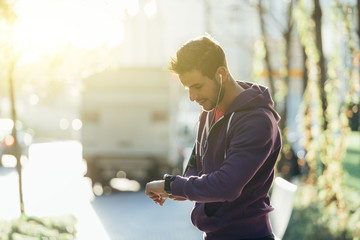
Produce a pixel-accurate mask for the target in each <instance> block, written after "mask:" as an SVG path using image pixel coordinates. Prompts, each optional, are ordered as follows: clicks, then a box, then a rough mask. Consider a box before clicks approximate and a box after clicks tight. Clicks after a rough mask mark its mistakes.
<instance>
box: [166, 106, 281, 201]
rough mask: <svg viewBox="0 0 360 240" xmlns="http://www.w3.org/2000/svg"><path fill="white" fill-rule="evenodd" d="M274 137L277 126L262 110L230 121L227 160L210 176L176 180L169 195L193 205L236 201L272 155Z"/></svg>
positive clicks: (270, 116) (267, 113)
mask: <svg viewBox="0 0 360 240" xmlns="http://www.w3.org/2000/svg"><path fill="white" fill-rule="evenodd" d="M277 136H278V127H277V122H276V120H274V117H273V115H272V113H270V112H269V111H266V110H265V109H258V110H256V111H252V112H251V113H249V114H247V115H246V116H244V117H236V114H235V116H234V119H233V120H232V123H231V127H230V129H229V133H228V138H229V144H228V148H227V158H226V159H225V160H224V162H223V164H222V166H221V168H220V169H219V170H217V171H215V172H212V173H210V174H203V175H201V176H199V177H198V176H191V177H177V178H176V180H175V181H174V182H173V183H172V193H173V195H175V196H182V197H185V198H187V199H189V200H192V201H197V202H223V201H232V200H235V199H236V198H238V197H239V196H240V195H241V193H242V190H243V189H244V187H245V186H246V184H247V183H248V182H249V181H250V180H251V179H252V178H253V177H254V175H255V174H256V173H257V171H258V170H259V168H260V167H261V166H262V165H263V163H264V162H265V161H266V159H267V158H268V157H269V155H270V154H271V153H272V152H273V148H274V144H275V142H276V138H277Z"/></svg>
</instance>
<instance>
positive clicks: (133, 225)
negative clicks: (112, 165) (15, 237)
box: [0, 167, 202, 240]
mask: <svg viewBox="0 0 360 240" xmlns="http://www.w3.org/2000/svg"><path fill="white" fill-rule="evenodd" d="M38 174H39V173H38ZM43 177H44V178H43ZM45 177H46V178H45ZM67 177H68V175H67ZM41 179H42V180H44V179H46V181H42V183H41V182H39V181H36V180H34V175H33V174H31V175H30V174H26V172H24V179H23V180H24V197H25V198H24V200H25V212H26V214H27V215H29V216H57V215H62V214H73V215H74V216H75V217H76V218H77V220H78V223H77V226H76V228H77V237H76V240H99V239H101V240H138V239H144V240H152V239H153V240H162V239H171V240H177V239H181V240H183V239H187V240H201V239H202V233H201V232H200V231H198V230H197V229H196V228H195V227H194V226H193V225H192V224H191V221H190V212H191V209H192V205H193V203H192V202H189V201H183V202H175V201H172V200H168V201H167V202H165V205H164V206H162V207H161V206H159V205H155V204H154V203H153V202H152V201H151V200H150V199H149V198H147V197H146V195H145V193H144V190H141V191H139V192H113V193H112V194H110V195H102V196H96V197H94V195H92V196H91V194H90V192H89V191H91V190H90V189H91V188H90V186H89V182H88V181H86V179H84V178H82V177H74V178H69V179H68V181H67V183H65V181H64V178H61V181H57V182H55V181H51V179H50V178H49V177H48V174H46V176H44V175H42V178H41ZM55 179H57V180H58V178H55ZM53 180H54V179H53ZM0 193H1V198H0V220H6V219H13V218H18V217H19V214H20V211H19V193H18V176H17V172H16V169H14V168H10V169H8V168H1V167H0Z"/></svg>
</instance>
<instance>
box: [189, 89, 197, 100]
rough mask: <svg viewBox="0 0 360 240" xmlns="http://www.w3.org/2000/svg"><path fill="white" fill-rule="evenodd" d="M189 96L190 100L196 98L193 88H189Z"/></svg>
mask: <svg viewBox="0 0 360 240" xmlns="http://www.w3.org/2000/svg"><path fill="white" fill-rule="evenodd" d="M189 98H190V101H192V102H193V101H195V100H196V94H195V92H194V91H193V90H190V89H189Z"/></svg>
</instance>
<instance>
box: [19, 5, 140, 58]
mask: <svg viewBox="0 0 360 240" xmlns="http://www.w3.org/2000/svg"><path fill="white" fill-rule="evenodd" d="M137 7H138V1H124V0H123V1H121V0H113V1H101V0H92V1H90V0H87V1H84V0H61V1H60V0H32V1H29V0H19V1H18V2H17V4H16V6H15V12H16V14H17V16H18V18H17V21H16V23H15V28H14V35H13V37H14V39H13V40H14V49H15V51H24V50H26V51H29V49H31V50H33V51H36V52H41V51H43V52H50V53H51V52H57V51H59V47H61V46H62V45H63V46H67V45H69V44H71V45H72V46H74V47H78V48H83V49H86V50H93V49H96V48H98V47H103V46H106V47H110V48H111V47H115V46H117V45H120V44H121V43H122V42H123V40H124V27H123V18H124V13H125V12H126V13H128V14H129V13H131V14H136V9H137Z"/></svg>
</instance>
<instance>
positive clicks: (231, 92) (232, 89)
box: [218, 78, 244, 111]
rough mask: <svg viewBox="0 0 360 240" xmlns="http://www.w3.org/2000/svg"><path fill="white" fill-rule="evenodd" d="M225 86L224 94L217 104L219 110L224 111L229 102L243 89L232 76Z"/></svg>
mask: <svg viewBox="0 0 360 240" xmlns="http://www.w3.org/2000/svg"><path fill="white" fill-rule="evenodd" d="M224 87H225V88H224V89H225V95H224V97H223V99H222V100H221V102H220V103H219V105H218V110H219V111H225V110H226V109H227V108H228V107H229V106H230V104H231V103H232V102H233V101H234V99H235V98H236V97H237V96H238V95H239V94H240V93H241V92H243V91H244V89H243V88H242V87H241V86H240V85H239V84H238V83H237V82H236V81H234V80H233V79H232V78H231V80H230V81H228V82H227V84H226V85H225V86H224Z"/></svg>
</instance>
